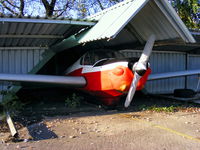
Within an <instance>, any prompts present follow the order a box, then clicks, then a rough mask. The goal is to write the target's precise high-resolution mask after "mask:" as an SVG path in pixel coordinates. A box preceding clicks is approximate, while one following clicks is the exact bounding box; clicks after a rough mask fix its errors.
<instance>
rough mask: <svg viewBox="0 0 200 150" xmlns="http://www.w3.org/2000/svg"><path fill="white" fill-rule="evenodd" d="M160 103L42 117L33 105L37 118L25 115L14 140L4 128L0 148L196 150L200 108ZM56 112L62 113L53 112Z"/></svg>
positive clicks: (152, 101)
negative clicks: (165, 108)
mask: <svg viewBox="0 0 200 150" xmlns="http://www.w3.org/2000/svg"><path fill="white" fill-rule="evenodd" d="M163 101H164V100H160V99H155V98H143V99H138V100H136V101H135V102H134V105H133V106H131V107H130V108H129V109H128V110H122V109H121V108H120V109H115V110H105V109H102V108H99V107H97V106H96V105H89V106H86V107H82V108H81V109H78V110H73V111H70V112H64V111H62V110H63V109H62V108H61V107H56V108H54V109H52V107H49V108H48V109H47V108H45V109H42V110H48V111H45V113H44V111H43V112H40V111H39V110H40V109H41V108H40V109H39V107H37V108H38V111H37V112H39V114H40V116H41V117H39V118H38V117H37V115H38V114H35V116H32V117H35V120H34V119H33V120H32V119H30V118H31V117H28V120H27V119H25V121H24V122H27V121H29V123H27V124H26V125H25V124H24V123H21V127H19V128H20V130H19V139H18V141H13V140H12V139H11V138H9V132H7V131H6V130H4V132H1V133H0V140H1V141H0V142H1V144H0V149H1V150H14V149H27V150H29V149H36V150H50V149H52V150H62V149H63V150H66V149H73V150H74V149H75V150H90V149H91V150H94V149H97V150H98V149H101V150H121V149H123V150H126V149H127V150H147V149H148V150H180V149H181V150H199V149H200V119H199V118H200V107H199V106H198V105H197V106H196V105H195V106H191V105H192V104H185V103H184V104H183V103H181V102H174V101H165V103H163ZM155 102H158V103H155ZM154 105H156V106H157V105H161V106H162V107H163V106H168V105H169V106H170V105H177V106H181V107H180V108H179V107H177V108H178V109H177V110H176V112H162V111H161V112H155V111H154V110H149V109H146V108H147V107H149V106H154ZM136 106H137V107H136ZM57 109H59V110H60V112H62V114H60V113H56V110H57ZM47 112H48V114H50V115H47V114H46V113H47ZM53 112H54V114H55V115H54V116H53V115H51V114H52V113H53ZM22 118H25V117H22ZM21 122H23V121H21ZM18 124H19V123H18Z"/></svg>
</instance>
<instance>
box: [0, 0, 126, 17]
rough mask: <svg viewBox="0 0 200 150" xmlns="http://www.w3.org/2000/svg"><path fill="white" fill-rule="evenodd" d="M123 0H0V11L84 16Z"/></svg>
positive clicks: (14, 13) (4, 12)
mask: <svg viewBox="0 0 200 150" xmlns="http://www.w3.org/2000/svg"><path fill="white" fill-rule="evenodd" d="M120 1H123V0H0V13H1V14H4V15H10V14H12V15H14V16H24V15H25V16H28V15H31V16H37V15H39V16H46V17H61V16H65V17H73V18H84V17H85V16H87V15H90V14H93V13H96V12H98V11H100V10H103V9H105V8H108V7H110V6H112V5H114V4H116V3H118V2H120Z"/></svg>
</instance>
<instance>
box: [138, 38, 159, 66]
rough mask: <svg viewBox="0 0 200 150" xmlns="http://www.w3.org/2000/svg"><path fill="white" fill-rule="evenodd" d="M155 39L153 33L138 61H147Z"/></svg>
mask: <svg viewBox="0 0 200 150" xmlns="http://www.w3.org/2000/svg"><path fill="white" fill-rule="evenodd" d="M155 39H156V37H155V35H154V34H153V35H151V36H150V37H149V39H148V40H147V43H146V44H145V47H144V50H143V52H142V55H141V56H140V59H139V61H138V62H140V63H143V64H144V65H146V63H147V62H148V60H149V57H150V55H151V52H152V49H153V45H154V41H155Z"/></svg>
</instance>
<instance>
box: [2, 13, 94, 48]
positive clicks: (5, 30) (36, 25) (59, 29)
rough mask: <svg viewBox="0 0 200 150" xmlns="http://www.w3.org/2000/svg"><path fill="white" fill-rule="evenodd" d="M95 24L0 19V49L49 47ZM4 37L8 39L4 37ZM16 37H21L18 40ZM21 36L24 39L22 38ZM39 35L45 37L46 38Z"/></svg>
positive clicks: (50, 20) (48, 20) (68, 21)
mask: <svg viewBox="0 0 200 150" xmlns="http://www.w3.org/2000/svg"><path fill="white" fill-rule="evenodd" d="M95 24H96V23H95V22H86V21H73V20H59V19H55V20H52V19H40V18H38V19H33V18H1V17H0V35H1V37H0V47H11V46H13V47H14V46H15V47H16V46H29V47H30V46H33V47H37V46H40V47H42V46H51V45H52V44H54V43H55V42H57V41H62V39H64V38H65V37H69V36H71V35H72V34H76V33H77V32H79V31H80V30H81V29H82V28H84V27H87V26H93V25H95ZM72 27H73V28H72ZM66 33H67V34H66ZM4 35H5V37H4ZM6 35H9V36H10V37H6ZM18 35H20V36H22V37H20V38H19V37H17V36H18ZM23 35H24V36H26V37H23ZM32 35H35V36H37V35H39V36H40V37H36V38H32V37H31V36H32ZM41 35H46V37H42V36H41ZM64 35H65V37H64ZM28 36H29V37H28ZM48 36H49V37H48ZM52 36H55V37H52ZM56 36H60V37H56ZM27 37H28V38H27Z"/></svg>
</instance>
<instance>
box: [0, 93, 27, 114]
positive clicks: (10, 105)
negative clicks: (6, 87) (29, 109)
mask: <svg viewBox="0 0 200 150" xmlns="http://www.w3.org/2000/svg"><path fill="white" fill-rule="evenodd" d="M1 94H2V95H4V98H3V101H2V103H1V105H2V107H3V108H4V110H6V111H9V112H10V113H11V114H15V113H17V112H18V111H20V110H22V109H23V107H24V104H23V103H22V102H21V101H20V100H19V98H18V96H17V95H16V94H15V93H13V92H9V91H2V92H1Z"/></svg>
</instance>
